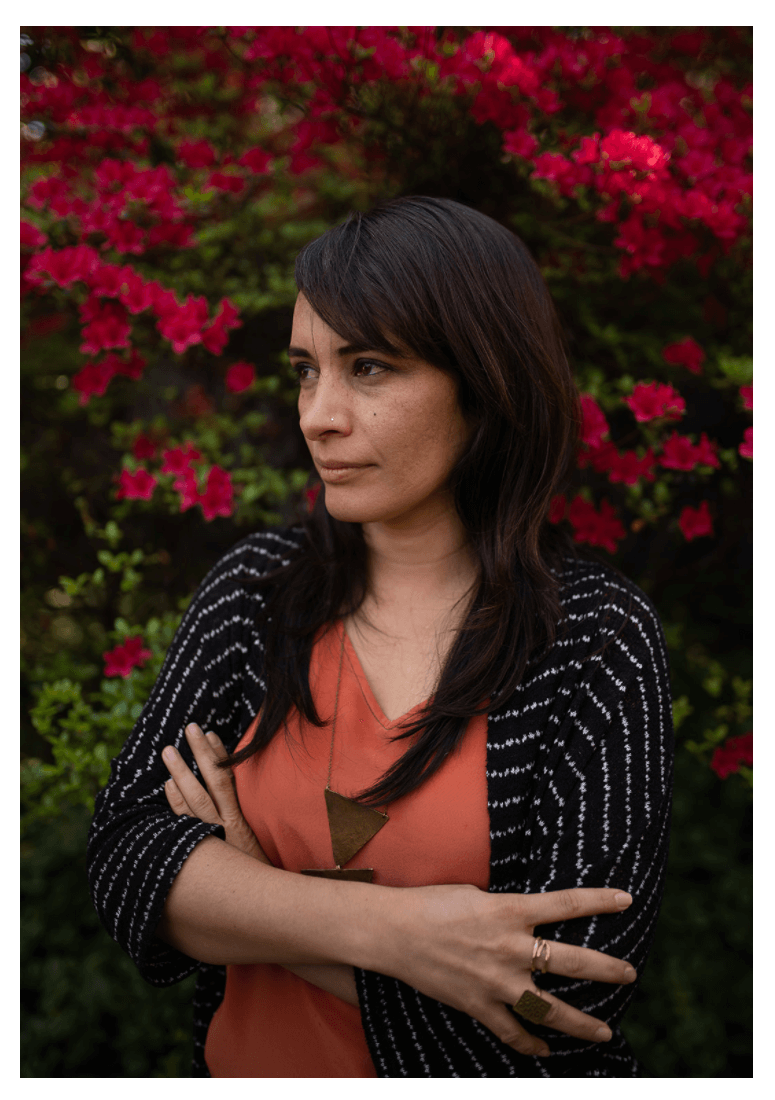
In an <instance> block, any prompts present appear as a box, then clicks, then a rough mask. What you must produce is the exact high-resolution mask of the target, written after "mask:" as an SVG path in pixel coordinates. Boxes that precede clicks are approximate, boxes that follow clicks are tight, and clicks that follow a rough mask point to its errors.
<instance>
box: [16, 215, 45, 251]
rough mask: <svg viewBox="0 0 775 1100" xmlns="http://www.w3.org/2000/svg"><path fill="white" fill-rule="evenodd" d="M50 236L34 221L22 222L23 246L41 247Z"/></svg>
mask: <svg viewBox="0 0 775 1100" xmlns="http://www.w3.org/2000/svg"><path fill="white" fill-rule="evenodd" d="M47 240H48V237H47V236H46V234H45V233H41V231H40V230H39V229H38V227H37V226H36V225H33V224H32V222H26V221H22V222H21V246H22V248H40V246H41V245H43V244H45V243H46V241H47Z"/></svg>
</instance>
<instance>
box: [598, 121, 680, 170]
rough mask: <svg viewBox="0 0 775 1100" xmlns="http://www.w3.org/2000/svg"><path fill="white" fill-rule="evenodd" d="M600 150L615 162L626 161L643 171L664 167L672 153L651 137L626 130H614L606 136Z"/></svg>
mask: <svg viewBox="0 0 775 1100" xmlns="http://www.w3.org/2000/svg"><path fill="white" fill-rule="evenodd" d="M600 152H601V154H602V156H603V157H607V158H610V160H612V161H614V162H615V163H624V164H626V165H628V166H629V167H632V168H635V169H639V170H640V171H643V172H653V171H655V170H656V169H659V168H664V167H665V165H666V164H667V162H668V160H669V159H670V154H669V153H666V152H665V151H664V149H663V148H662V147H661V145H657V143H656V142H655V141H652V140H651V138H649V137H645V136H644V137H638V136H637V135H636V134H633V133H631V132H629V131H625V130H612V131H611V133H610V134H608V136H607V137H604V138H603V140H602V141H601V142H600Z"/></svg>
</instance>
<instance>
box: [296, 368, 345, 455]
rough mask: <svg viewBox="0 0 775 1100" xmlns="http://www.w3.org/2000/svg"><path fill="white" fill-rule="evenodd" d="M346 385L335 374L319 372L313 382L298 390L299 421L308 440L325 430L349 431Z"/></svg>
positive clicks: (318, 436) (319, 437)
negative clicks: (340, 382)
mask: <svg viewBox="0 0 775 1100" xmlns="http://www.w3.org/2000/svg"><path fill="white" fill-rule="evenodd" d="M347 397H348V395H347V391H346V388H345V387H343V386H342V385H341V384H339V383H338V382H337V380H336V378H332V377H331V376H330V375H327V374H321V375H320V376H319V377H318V379H317V381H316V382H315V384H314V386H310V387H309V388H307V389H303V390H302V391H301V392H300V394H299V425H300V427H301V430H302V433H303V435H304V437H305V439H307V440H316V439H321V438H323V437H324V436H325V435H326V434H327V433H328V432H335V433H336V434H337V435H349V434H350V432H351V431H352V425H351V414H350V408H349V402H348V400H347Z"/></svg>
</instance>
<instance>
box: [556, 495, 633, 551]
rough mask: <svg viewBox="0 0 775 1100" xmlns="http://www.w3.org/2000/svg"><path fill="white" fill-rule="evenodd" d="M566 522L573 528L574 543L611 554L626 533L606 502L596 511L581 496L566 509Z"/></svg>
mask: <svg viewBox="0 0 775 1100" xmlns="http://www.w3.org/2000/svg"><path fill="white" fill-rule="evenodd" d="M568 520H569V521H570V524H571V526H572V527H573V538H574V540H575V541H576V542H587V543H589V544H590V546H602V547H603V548H604V549H605V550H608V551H609V553H611V554H614V553H616V546H617V542H618V541H619V540H620V539H623V538H624V536H625V535H626V533H627V532H626V531H625V529H624V527H623V526H622V523H621V521H620V519H619V516H618V514H617V512H616V509H615V508H614V507H613V505H612V504H609V502H608V501H607V500H604V501H602V502H601V504H600V511H598V510H597V509H596V508H595V506H594V504H590V503H589V501H586V500H584V498H583V497H582V496H577V497H575V498H574V499H573V500H572V501H571V503H570V506H569V508H568Z"/></svg>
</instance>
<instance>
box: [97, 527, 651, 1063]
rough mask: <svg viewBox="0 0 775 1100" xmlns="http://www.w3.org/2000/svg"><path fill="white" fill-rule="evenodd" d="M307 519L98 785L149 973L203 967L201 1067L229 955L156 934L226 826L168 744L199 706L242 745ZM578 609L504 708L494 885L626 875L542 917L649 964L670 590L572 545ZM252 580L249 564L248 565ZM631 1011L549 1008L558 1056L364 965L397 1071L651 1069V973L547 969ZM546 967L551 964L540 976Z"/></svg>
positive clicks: (246, 549)
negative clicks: (644, 1051)
mask: <svg viewBox="0 0 775 1100" xmlns="http://www.w3.org/2000/svg"><path fill="white" fill-rule="evenodd" d="M303 537H304V536H303V534H302V533H301V532H300V531H297V530H286V531H283V532H279V533H276V532H266V533H262V534H256V535H250V536H248V538H246V539H243V540H242V541H241V542H240V543H238V544H237V545H236V546H235V547H233V548H232V549H231V550H230V551H229V552H228V553H227V554H225V555H224V556H223V558H221V560H220V561H219V562H218V563H217V565H216V566H215V568H214V569H213V570H212V571H211V572H210V573H209V574H208V576H207V577H206V578H205V580H204V582H203V583H202V585H201V586H200V588H199V589H198V591H197V593H196V594H195V596H194V598H193V599H192V601H191V603H190V605H189V608H188V610H187V612H186V614H185V615H184V617H183V621H182V623H181V625H180V628H179V629H178V632H177V634H176V636H175V639H174V641H173V643H172V645H171V646H170V650H169V653H168V654H167V657H166V659H165V661H164V664H163V666H162V669H161V672H160V674H159V678H158V680H157V682H156V684H155V686H154V689H153V692H152V693H151V696H150V698H149V700H148V702H147V704H146V706H145V708H144V710H143V713H142V715H141V716H140V718H139V720H138V722H137V724H136V726H135V728H134V730H133V731H132V734H131V735H130V737H129V738H128V740H127V743H126V745H125V746H124V748H123V749H122V751H121V753H120V755H119V756H118V757H117V758H116V760H115V761H114V762H113V766H112V769H111V778H110V781H109V783H108V786H107V787H106V788H105V790H104V791H101V792H100V794H99V795H98V797H97V802H96V808H95V816H94V822H93V824H92V829H91V832H90V836H89V853H88V856H89V875H90V883H91V890H92V897H93V899H94V904H95V906H96V908H97V911H98V912H99V914H100V917H101V919H102V921H103V923H104V924H105V927H106V928H107V929H108V931H109V933H110V934H111V935H112V936H113V937H114V938H115V939H116V940H117V941H118V942H119V943H120V944H121V946H122V947H123V948H124V949H125V950H126V951H127V952H128V953H129V955H130V956H131V957H132V959H133V960H134V961H135V963H136V965H137V966H138V967H139V969H140V971H141V973H142V974H143V975H144V977H146V978H147V980H148V981H150V982H152V983H153V984H156V985H168V984H171V983H173V982H176V981H180V980H181V979H182V978H184V977H186V976H187V975H189V974H191V973H192V972H194V971H197V970H198V971H199V980H198V983H197V993H196V999H195V1006H194V1027H195V1041H196V1051H195V1068H194V1075H195V1076H208V1072H207V1069H206V1066H205V1064H204V1058H203V1049H204V1039H205V1037H206V1033H207V1028H208V1026H209V1022H210V1020H211V1018H212V1015H213V1013H214V1011H215V1009H216V1008H217V1006H218V1004H219V1003H220V1000H221V998H222V996H223V988H224V971H223V968H221V967H213V966H204V965H202V964H200V963H197V962H196V961H195V960H194V959H190V958H188V957H187V956H185V955H182V954H180V953H179V952H177V951H175V950H174V949H172V948H171V947H168V946H167V945H166V944H164V943H162V942H161V941H159V940H156V939H155V938H154V930H155V928H156V925H157V924H158V921H159V918H160V916H161V912H162V908H163V906H164V900H165V898H166V896H167V892H168V891H169V888H170V886H171V884H172V882H173V881H174V879H175V876H176V875H177V873H178V871H179V870H180V868H181V866H182V865H183V863H184V861H185V859H186V858H187V856H188V855H189V854H190V852H191V851H192V850H193V848H194V847H195V846H196V844H198V843H199V841H200V840H202V839H203V838H204V837H205V836H208V835H211V834H216V835H222V833H221V830H220V829H219V827H217V826H214V825H207V824H204V823H202V822H199V821H197V820H195V819H193V818H190V817H180V818H178V817H175V815H174V814H172V813H171V812H170V811H169V809H168V807H167V803H166V799H165V797H164V792H163V784H164V781H165V779H166V778H167V772H166V768H165V767H164V765H163V763H162V761H161V757H160V753H161V749H162V748H163V747H164V745H166V744H175V745H176V746H177V747H178V748H179V749H180V751H181V752H182V753H183V755H184V756H185V757H186V758H187V759H189V762H190V754H189V752H188V748H187V745H186V742H185V739H184V737H183V730H184V728H185V726H186V725H187V724H188V722H191V721H196V722H198V723H199V724H200V725H202V726H204V727H206V728H210V729H213V730H215V731H216V732H217V733H218V734H219V736H220V737H221V739H222V740H223V742H224V744H225V745H226V746H227V748H230V749H231V748H233V747H234V745H236V743H237V741H238V740H239V738H240V737H241V735H242V733H243V732H244V730H245V729H246V727H247V726H248V725H249V724H250V722H251V721H252V720H253V718H254V717H255V715H256V714H257V713H258V710H259V708H260V706H261V703H262V700H263V696H264V692H265V684H264V681H263V679H262V670H263V648H264V647H263V642H262V639H261V637H260V634H259V630H258V628H257V626H256V619H257V614H258V612H259V610H260V609H261V607H262V606H263V603H262V597H261V595H260V593H259V592H258V591H257V590H256V588H255V587H254V586H251V584H250V583H249V582H250V580H251V579H253V578H256V577H259V576H261V575H262V574H263V573H264V572H265V571H267V570H269V569H273V568H277V567H279V566H280V565H283V564H285V563H287V562H288V561H289V560H290V559H291V557H292V555H293V554H294V553H295V552H297V550H298V548H299V546H300V545H301V544H302V541H303ZM556 575H558V576H559V578H560V580H561V582H562V588H561V593H560V596H561V601H562V603H563V607H564V609H565V611H566V619H565V622H564V624H563V627H562V628H561V630H560V635H559V637H558V639H557V642H556V644H555V645H554V646H553V647H552V650H551V652H550V653H549V654H548V656H545V657H544V658H542V659H535V660H534V661H533V662H531V664H530V665H529V666H528V669H527V671H526V674H525V676H524V678H523V680H522V682H521V683H520V684H519V685H518V687H517V688H516V690H515V691H514V692H513V693H512V694H511V696H510V697H509V698H508V699H506V698H504V699H503V700H502V701H501V705H500V706H497V707H496V709H495V710H494V711H493V712H492V713H491V714H490V715H489V716H488V745H487V789H488V808H489V816H490V890H491V891H493V892H499V893H503V892H517V893H535V892H545V891H547V890H558V889H564V888H568V887H574V886H605V885H609V886H618V887H620V888H622V889H626V890H629V892H630V893H632V895H633V898H634V901H633V904H632V906H631V907H630V908H629V909H628V910H626V911H625V912H624V913H621V914H615V915H601V916H599V917H595V918H591V919H588V920H577V921H570V922H565V923H562V924H556V925H552V926H545V927H544V928H543V929H541V930H540V933H539V932H537V934H541V935H543V936H544V937H545V938H547V939H562V940H563V942H565V943H577V944H583V945H584V946H587V947H591V948H593V949H595V950H598V951H603V952H606V953H608V954H613V955H616V956H617V957H619V958H625V959H627V960H628V961H629V962H631V963H632V964H633V966H635V968H636V970H638V971H640V970H641V969H642V967H643V964H644V962H645V959H646V955H647V953H648V950H649V947H650V944H651V941H652V938H653V933H654V924H655V921H656V916H657V912H658V909H659V904H660V901H661V896H662V888H663V881H664V867H665V861H666V856H667V846H668V838H669V810H670V797H671V785H672V718H671V715H672V711H671V705H670V688H669V670H668V663H667V653H666V648H665V643H664V637H663V634H662V630H661V627H660V624H659V619H658V617H657V615H656V612H655V610H654V607H653V605H652V604H651V601H650V600H649V599H648V597H647V596H645V594H644V593H643V592H641V591H640V589H639V588H637V586H636V585H634V584H632V583H631V582H630V581H628V580H626V579H624V578H622V577H621V576H620V575H619V574H618V573H616V572H615V571H614V570H612V569H610V568H608V567H606V566H604V565H600V564H598V563H596V562H590V561H586V560H574V559H571V558H568V559H566V561H565V564H564V568H563V570H562V571H561V572H560V573H559V574H556ZM243 582H248V583H243ZM537 978H538V980H539V981H540V984H541V986H542V987H543V988H545V989H547V990H550V991H551V992H553V993H555V994H557V995H560V996H563V995H567V996H568V997H569V998H570V999H572V1000H573V1003H574V1004H575V1005H576V1006H577V1007H580V1008H581V1009H582V1010H583V1011H585V1012H589V1013H591V1014H593V1015H596V1016H600V1017H602V1018H604V1019H606V1020H608V1021H609V1023H610V1024H611V1026H612V1027H613V1028H614V1038H613V1039H612V1040H611V1042H610V1043H606V1044H600V1045H591V1044H588V1043H582V1042H580V1041H579V1040H575V1039H571V1038H570V1037H568V1036H565V1035H562V1034H560V1033H558V1032H555V1031H552V1030H551V1029H549V1028H533V1029H532V1030H534V1031H535V1032H536V1033H537V1034H540V1035H542V1036H543V1037H544V1038H546V1039H547V1041H548V1043H549V1046H550V1048H551V1050H552V1057H551V1058H549V1059H535V1058H527V1057H524V1056H522V1055H519V1054H517V1053H516V1052H515V1051H514V1050H512V1049H511V1048H510V1047H506V1046H505V1045H504V1044H502V1043H501V1042H500V1041H499V1040H498V1039H496V1038H495V1036H494V1035H492V1034H491V1033H489V1032H488V1031H487V1030H486V1029H485V1028H484V1027H483V1026H482V1025H481V1024H479V1023H478V1022H477V1021H475V1020H473V1019H471V1018H470V1017H469V1016H467V1015H465V1014H464V1013H461V1012H458V1011H457V1010H455V1009H451V1008H449V1007H448V1006H445V1005H441V1004H439V1002H437V1001H434V1000H432V999H430V998H428V997H425V996H424V995H423V994H421V993H418V992H417V991H416V990H412V989H410V988H409V987H408V986H405V985H402V983H400V982H397V981H395V980H394V979H392V978H386V977H384V976H383V975H378V974H372V973H369V972H365V971H356V983H357V988H358V995H359V1001H360V1005H361V1017H362V1022H363V1027H364V1031H365V1034H366V1038H367V1041H368V1043H369V1049H370V1052H371V1055H372V1059H373V1062H374V1066H375V1069H376V1072H377V1075H378V1076H380V1077H633V1076H637V1074H638V1069H637V1066H636V1063H635V1061H634V1059H633V1057H632V1055H631V1054H630V1052H629V1050H628V1048H627V1046H626V1043H625V1042H624V1039H623V1038H622V1036H621V1032H620V1031H619V1029H618V1028H617V1027H616V1025H617V1023H618V1021H619V1020H620V1018H621V1016H622V1014H623V1012H624V1010H625V1008H626V1006H627V1004H628V1002H629V1000H630V999H631V997H632V995H633V992H634V987H633V986H627V987H619V986H610V985H603V984H600V983H593V982H582V981H569V980H568V979H566V978H561V977H559V976H556V975H552V974H546V975H538V976H537ZM537 984H538V982H537Z"/></svg>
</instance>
